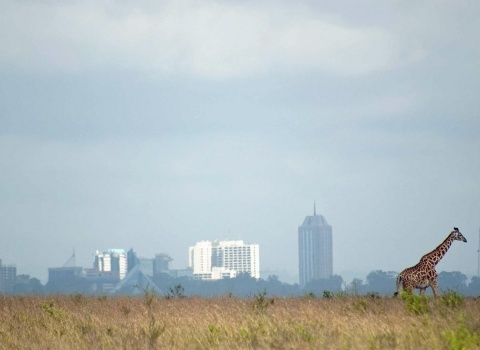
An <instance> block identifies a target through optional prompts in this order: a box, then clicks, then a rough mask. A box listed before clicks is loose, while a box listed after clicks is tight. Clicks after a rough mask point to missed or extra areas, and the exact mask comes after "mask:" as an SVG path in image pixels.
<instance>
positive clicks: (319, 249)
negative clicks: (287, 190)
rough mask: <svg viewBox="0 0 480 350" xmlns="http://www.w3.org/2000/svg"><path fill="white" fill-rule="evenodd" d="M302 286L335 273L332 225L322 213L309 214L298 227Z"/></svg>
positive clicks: (314, 210) (314, 211)
mask: <svg viewBox="0 0 480 350" xmlns="http://www.w3.org/2000/svg"><path fill="white" fill-rule="evenodd" d="M298 257H299V274H300V287H301V288H303V287H305V285H306V284H307V283H308V282H309V281H310V280H314V279H322V278H329V277H330V276H332V274H333V254H332V226H330V225H329V224H328V223H327V220H325V218H324V217H323V216H322V215H317V213H316V209H315V205H314V209H313V216H307V217H306V218H305V220H304V221H303V224H302V225H301V226H300V227H299V228H298Z"/></svg>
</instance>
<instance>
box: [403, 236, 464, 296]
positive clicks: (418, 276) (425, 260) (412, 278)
mask: <svg viewBox="0 0 480 350" xmlns="http://www.w3.org/2000/svg"><path fill="white" fill-rule="evenodd" d="M453 241H463V242H466V241H467V240H466V238H465V237H463V235H462V233H461V232H460V231H459V230H458V228H456V227H454V228H453V231H452V232H450V234H449V235H448V237H447V238H446V239H445V240H444V241H443V242H442V244H440V245H439V246H438V247H437V248H435V249H434V250H432V251H431V252H430V253H428V254H425V255H424V256H422V258H421V259H420V261H419V263H418V264H417V265H415V266H412V267H409V268H406V269H405V270H403V271H402V272H400V274H399V275H398V277H397V291H396V292H395V294H394V295H395V296H397V295H398V292H399V290H400V288H401V289H403V290H406V291H407V292H409V293H413V290H414V289H415V288H418V289H420V295H423V294H424V293H425V290H426V289H427V288H428V287H432V290H433V295H434V296H435V297H437V295H438V282H437V271H435V266H436V265H437V264H438V262H439V261H440V260H441V259H442V258H443V256H444V255H445V253H446V252H447V250H448V248H450V246H451V245H452V243H453Z"/></svg>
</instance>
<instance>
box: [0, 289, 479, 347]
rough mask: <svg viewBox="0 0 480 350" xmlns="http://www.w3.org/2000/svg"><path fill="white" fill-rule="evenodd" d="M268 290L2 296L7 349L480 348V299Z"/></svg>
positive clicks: (0, 342)
mask: <svg viewBox="0 0 480 350" xmlns="http://www.w3.org/2000/svg"><path fill="white" fill-rule="evenodd" d="M265 294H266V293H265V292H262V293H259V295H257V296H254V297H252V298H251V299H239V298H235V297H231V296H230V297H224V298H211V299H208V298H172V297H170V298H158V297H156V296H155V295H153V294H151V293H145V296H144V297H101V298H95V297H85V296H82V295H72V296H53V297H33V296H31V297H30V296H29V297H0V349H299V348H301V349H479V348H480V336H479V334H480V299H472V298H466V299H463V298H462V299H459V298H457V296H455V295H452V294H450V295H447V296H446V297H445V298H438V299H418V300H417V299H414V298H407V297H405V298H404V299H402V298H397V299H395V298H382V297H378V296H377V297H371V296H367V297H359V296H332V297H329V298H323V297H321V298H317V297H312V296H310V297H296V298H274V297H271V298H266V295H265ZM412 305H413V306H412ZM419 305H420V306H419ZM418 310H420V311H418Z"/></svg>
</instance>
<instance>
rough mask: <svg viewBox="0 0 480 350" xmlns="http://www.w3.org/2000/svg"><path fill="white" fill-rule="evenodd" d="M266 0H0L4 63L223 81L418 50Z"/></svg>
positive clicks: (354, 70)
mask: <svg viewBox="0 0 480 350" xmlns="http://www.w3.org/2000/svg"><path fill="white" fill-rule="evenodd" d="M271 5H272V4H271V3H269V2H259V3H253V2H228V3H224V2H216V1H204V2H195V1H189V0H186V1H163V2H160V3H158V4H156V3H149V2H148V1H143V2H140V3H137V4H135V5H132V4H125V3H119V2H102V3H98V2H95V1H85V2H74V3H56V2H53V3H50V2H48V3H39V2H21V3H18V2H7V3H6V4H4V5H3V8H4V10H5V12H4V18H5V20H4V21H2V22H1V24H0V26H1V27H3V28H0V29H1V30H0V32H1V33H4V34H3V35H2V36H1V37H0V41H1V42H2V49H1V51H0V62H2V61H3V66H4V67H5V66H8V67H12V66H13V67H15V68H17V69H22V70H34V71H61V72H65V71H66V72H83V71H109V70H112V69H113V70H133V71H139V72H143V73H146V74H149V73H155V74H181V75H193V76H197V77H202V78H213V79H225V78H232V77H233V78H234V77H239V76H243V75H253V74H258V73H259V72H265V71H266V72H272V71H273V72H276V71H284V70H286V71H291V70H305V71H309V70H316V71H320V72H323V73H329V74H334V75H358V74H366V73H370V72H375V71H382V70H386V69H389V68H392V67H394V66H397V65H399V64H402V62H405V61H408V59H409V57H415V55H418V52H416V51H415V49H411V48H407V47H406V46H405V45H403V44H402V43H401V42H400V40H399V38H398V37H396V36H395V35H394V34H393V33H390V32H388V31H387V30H385V29H382V28H380V27H375V26H373V25H371V26H364V25H362V26H358V25H357V26H354V25H351V24H348V23H344V22H342V21H340V20H338V18H336V17H334V16H331V15H328V14H322V13H320V12H319V11H316V12H312V11H310V9H309V8H308V7H307V6H304V5H299V4H295V5H293V4H287V3H278V5H277V4H275V6H271Z"/></svg>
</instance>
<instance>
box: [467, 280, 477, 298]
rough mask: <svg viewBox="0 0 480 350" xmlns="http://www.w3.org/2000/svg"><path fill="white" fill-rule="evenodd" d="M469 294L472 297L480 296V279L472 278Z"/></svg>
mask: <svg viewBox="0 0 480 350" xmlns="http://www.w3.org/2000/svg"><path fill="white" fill-rule="evenodd" d="M467 294H468V295H471V296H480V278H479V277H476V276H474V277H472V279H471V280H470V283H469V284H468V287H467Z"/></svg>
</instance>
